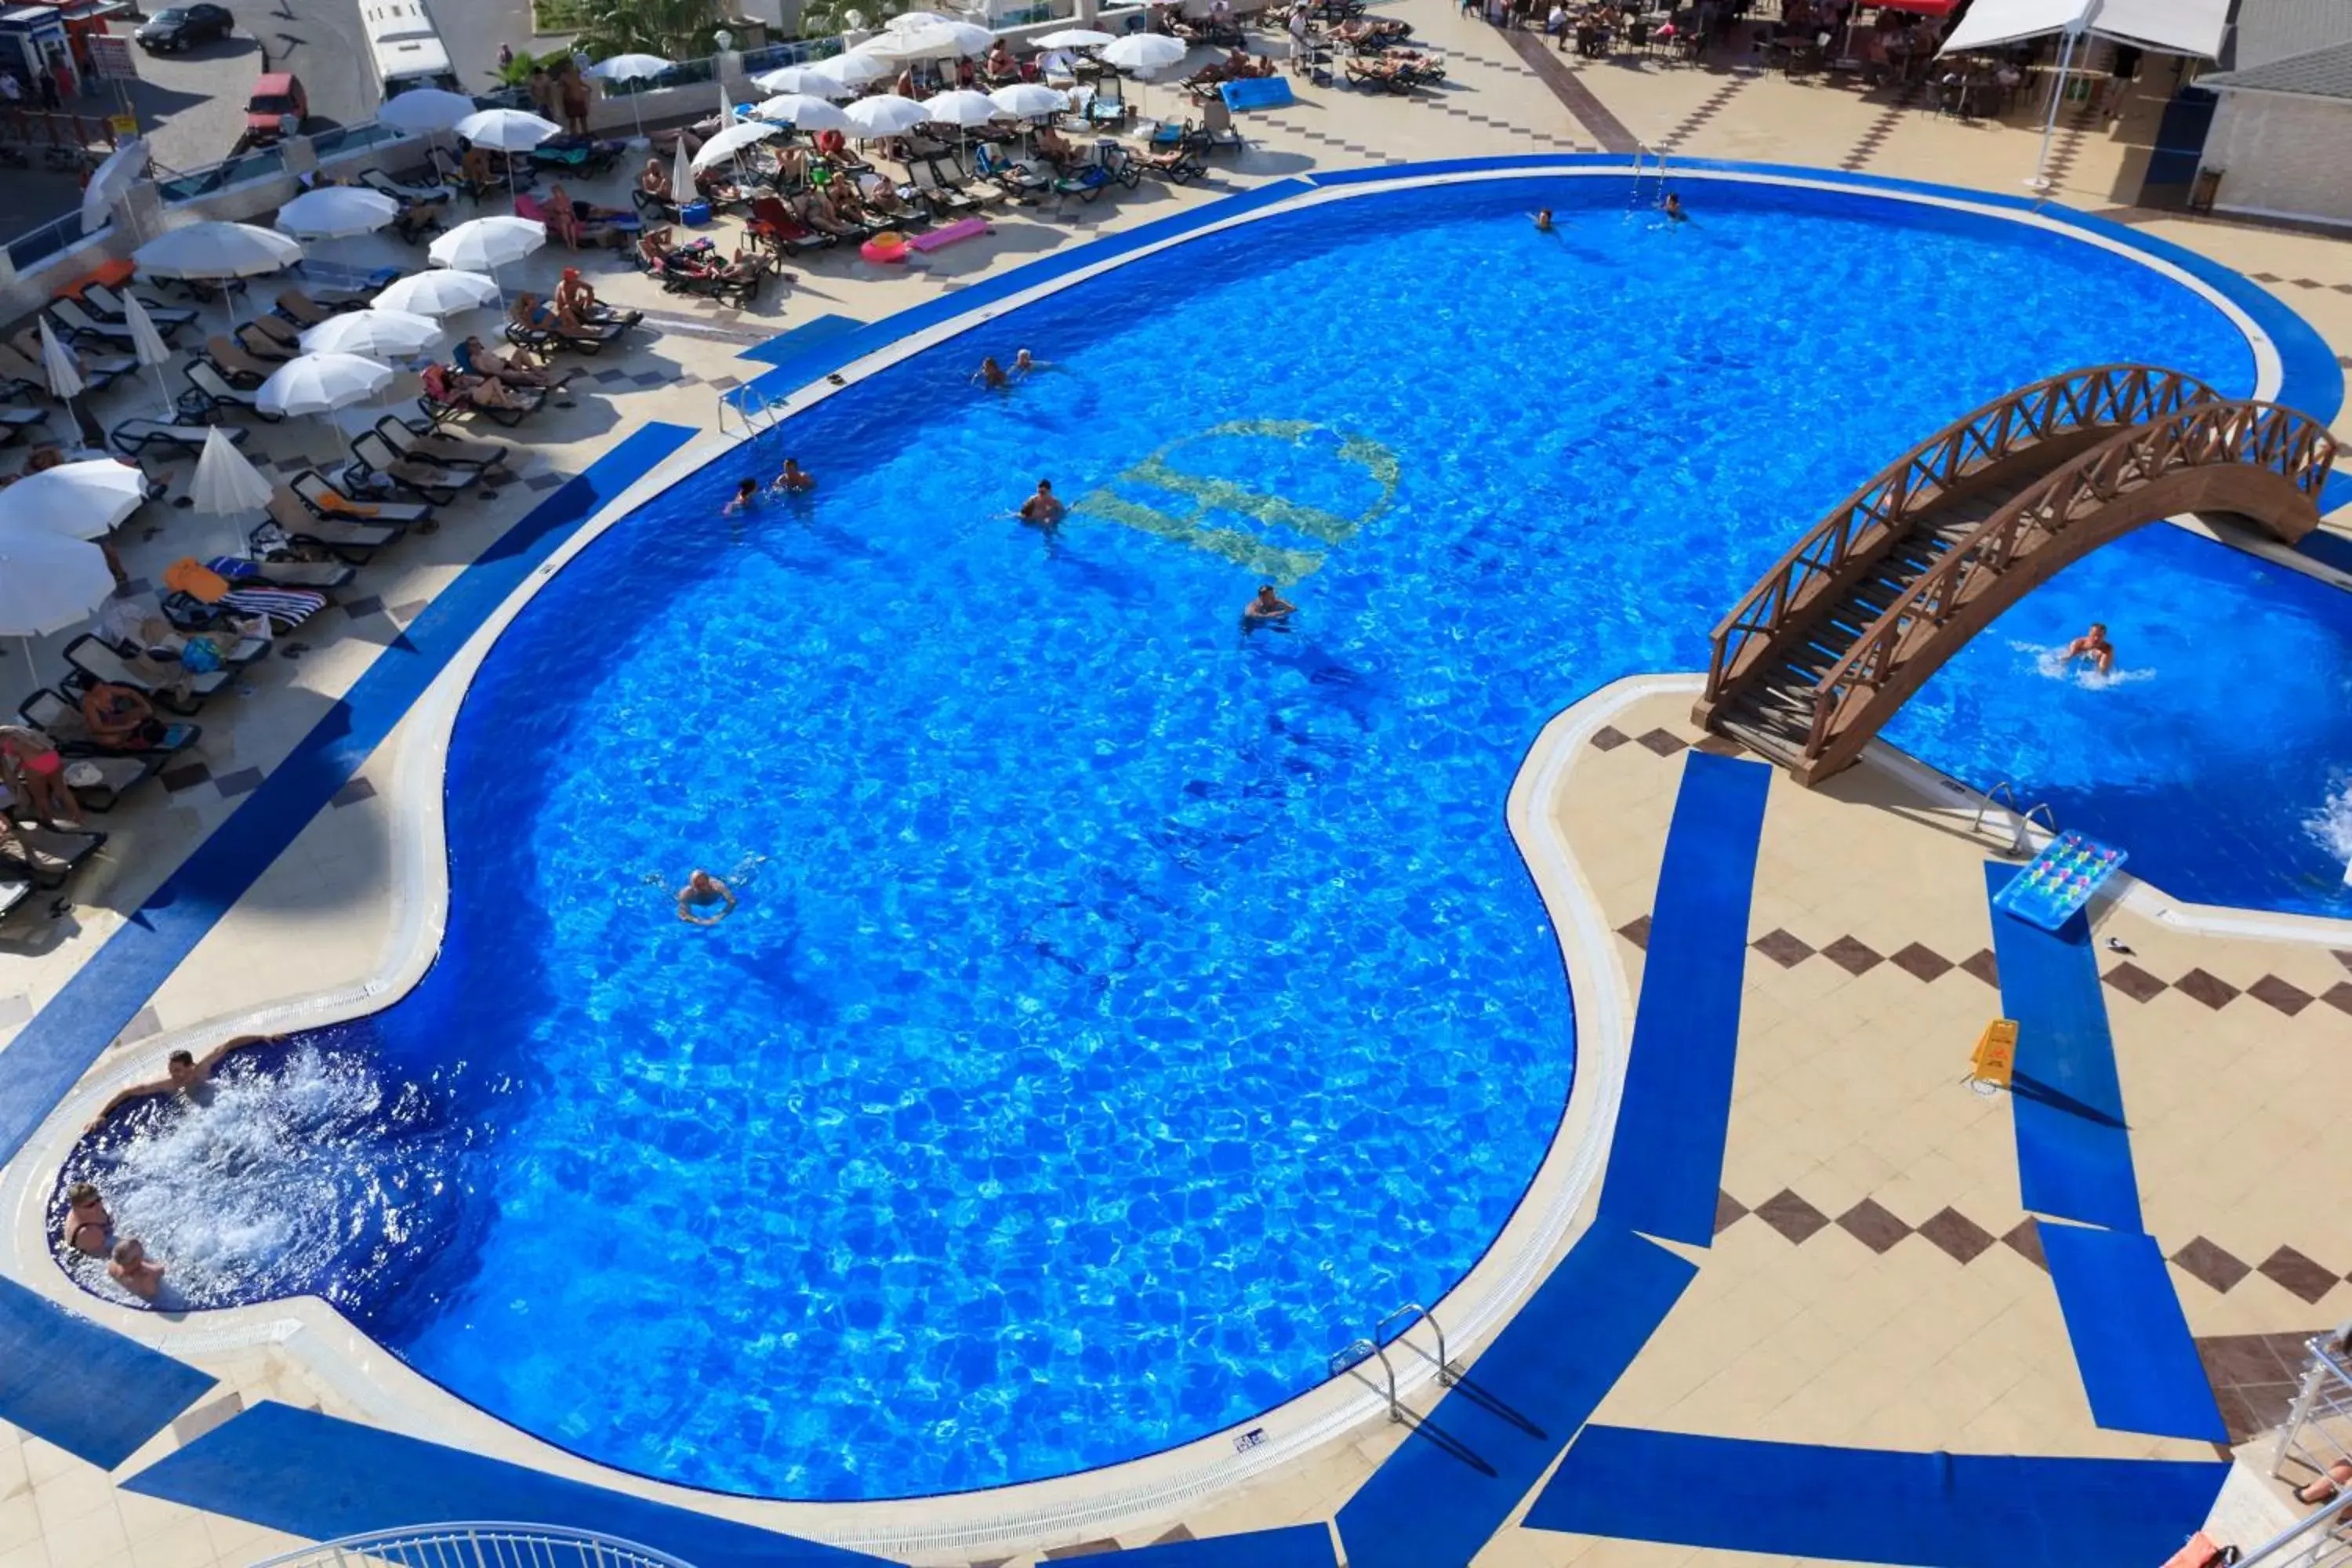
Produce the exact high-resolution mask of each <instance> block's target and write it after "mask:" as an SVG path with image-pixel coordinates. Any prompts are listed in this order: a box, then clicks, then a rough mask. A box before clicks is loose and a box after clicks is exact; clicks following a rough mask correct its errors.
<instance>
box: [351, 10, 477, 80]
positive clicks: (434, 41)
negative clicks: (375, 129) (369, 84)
mask: <svg viewBox="0 0 2352 1568" xmlns="http://www.w3.org/2000/svg"><path fill="white" fill-rule="evenodd" d="M360 25H361V26H362V27H363V28H364V29H366V32H367V38H368V49H369V51H370V53H371V54H373V56H374V58H375V77H376V80H377V82H378V83H379V84H381V86H382V87H383V96H384V97H385V98H386V99H387V100H389V99H394V98H397V97H399V96H400V95H401V94H402V93H404V92H406V91H408V90H409V89H411V88H417V87H437V88H440V89H444V90H445V91H448V92H456V91H458V90H459V89H458V87H457V72H455V71H453V70H451V69H450V68H449V51H448V50H447V49H446V48H444V47H442V44H441V35H440V34H439V33H437V32H436V31H435V30H434V26H433V17H432V16H431V14H430V13H428V12H427V11H426V10H425V7H424V5H422V4H421V3H420V0H362V5H361V6H360Z"/></svg>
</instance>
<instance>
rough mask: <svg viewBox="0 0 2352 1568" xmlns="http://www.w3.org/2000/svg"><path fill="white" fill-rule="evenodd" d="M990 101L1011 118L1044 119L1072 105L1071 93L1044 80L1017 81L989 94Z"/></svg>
mask: <svg viewBox="0 0 2352 1568" xmlns="http://www.w3.org/2000/svg"><path fill="white" fill-rule="evenodd" d="M988 97H989V101H990V102H992V103H993V104H995V105H996V107H997V109H998V110H999V111H1000V112H1002V113H1003V115H1004V116H1005V117H1006V118H1007V119H1010V120H1043V119H1045V117H1046V116H1047V115H1050V114H1059V113H1061V112H1062V110H1066V109H1067V108H1069V107H1070V95H1069V94H1068V93H1066V92H1063V91H1060V90H1058V89H1055V88H1050V87H1047V86H1045V84H1043V83H1042V82H1034V81H1016V82H1013V84H1011V85H1010V86H1008V87H1000V88H998V89H996V90H995V91H994V92H992V93H990V94H989V95H988Z"/></svg>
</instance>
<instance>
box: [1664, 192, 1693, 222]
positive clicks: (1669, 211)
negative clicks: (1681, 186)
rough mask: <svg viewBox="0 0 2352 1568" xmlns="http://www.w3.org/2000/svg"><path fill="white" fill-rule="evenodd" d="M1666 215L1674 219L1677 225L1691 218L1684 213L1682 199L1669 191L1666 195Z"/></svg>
mask: <svg viewBox="0 0 2352 1568" xmlns="http://www.w3.org/2000/svg"><path fill="white" fill-rule="evenodd" d="M1665 213H1666V216H1668V217H1669V218H1672V219H1673V220H1674V221H1675V222H1676V223H1681V222H1684V221H1685V219H1687V218H1688V217H1689V216H1690V214H1688V213H1686V212H1685V211H1683V199H1682V197H1680V196H1678V195H1675V193H1674V192H1672V191H1668V192H1667V193H1666V202H1665Z"/></svg>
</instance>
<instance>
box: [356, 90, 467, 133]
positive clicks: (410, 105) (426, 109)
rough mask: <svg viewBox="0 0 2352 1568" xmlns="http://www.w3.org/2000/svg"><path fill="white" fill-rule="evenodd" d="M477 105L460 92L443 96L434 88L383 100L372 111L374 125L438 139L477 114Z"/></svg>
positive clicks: (443, 94)
mask: <svg viewBox="0 0 2352 1568" xmlns="http://www.w3.org/2000/svg"><path fill="white" fill-rule="evenodd" d="M480 107H481V106H480V105H478V104H477V103H476V102H475V101H474V100H472V99H470V98H467V96H466V95H465V94H464V93H462V92H445V91H443V90H442V89H439V88H437V87H417V88H411V89H409V90H407V91H406V92H404V93H402V94H401V95H400V96H399V97H397V98H388V99H386V100H384V101H383V107H382V108H380V109H378V110H376V111H375V117H376V120H377V122H378V123H380V124H383V125H389V126H391V127H392V128H393V129H394V131H405V132H409V133H410V134H412V135H416V136H437V135H441V134H443V133H445V132H452V131H455V130H457V127H458V125H459V124H460V123H461V122H463V121H465V120H467V118H468V117H470V116H472V115H474V114H477V113H478V112H480Z"/></svg>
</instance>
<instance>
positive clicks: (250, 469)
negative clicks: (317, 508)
mask: <svg viewBox="0 0 2352 1568" xmlns="http://www.w3.org/2000/svg"><path fill="white" fill-rule="evenodd" d="M270 490H271V486H270V483H269V481H268V479H263V478H262V477H261V473H260V470H258V469H257V468H255V467H254V466H253V465H252V464H251V463H250V462H248V461H247V460H246V456H245V454H244V453H242V452H240V451H238V450H237V449H236V443H235V442H233V441H231V440H230V439H229V438H228V433H227V432H226V431H225V430H223V429H222V428H221V427H220V426H217V425H215V426H213V427H212V429H211V430H209V431H207V432H206V433H205V449H204V450H203V451H202V452H201V453H199V454H198V455H197V457H196V473H195V477H194V479H190V480H189V481H188V500H189V503H190V505H191V506H193V507H194V510H195V511H196V513H197V515H198V516H201V517H241V516H243V515H244V514H245V513H247V512H249V511H259V510H261V509H262V508H264V507H266V506H268V504H269V496H270ZM233 541H234V536H232V542H233Z"/></svg>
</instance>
